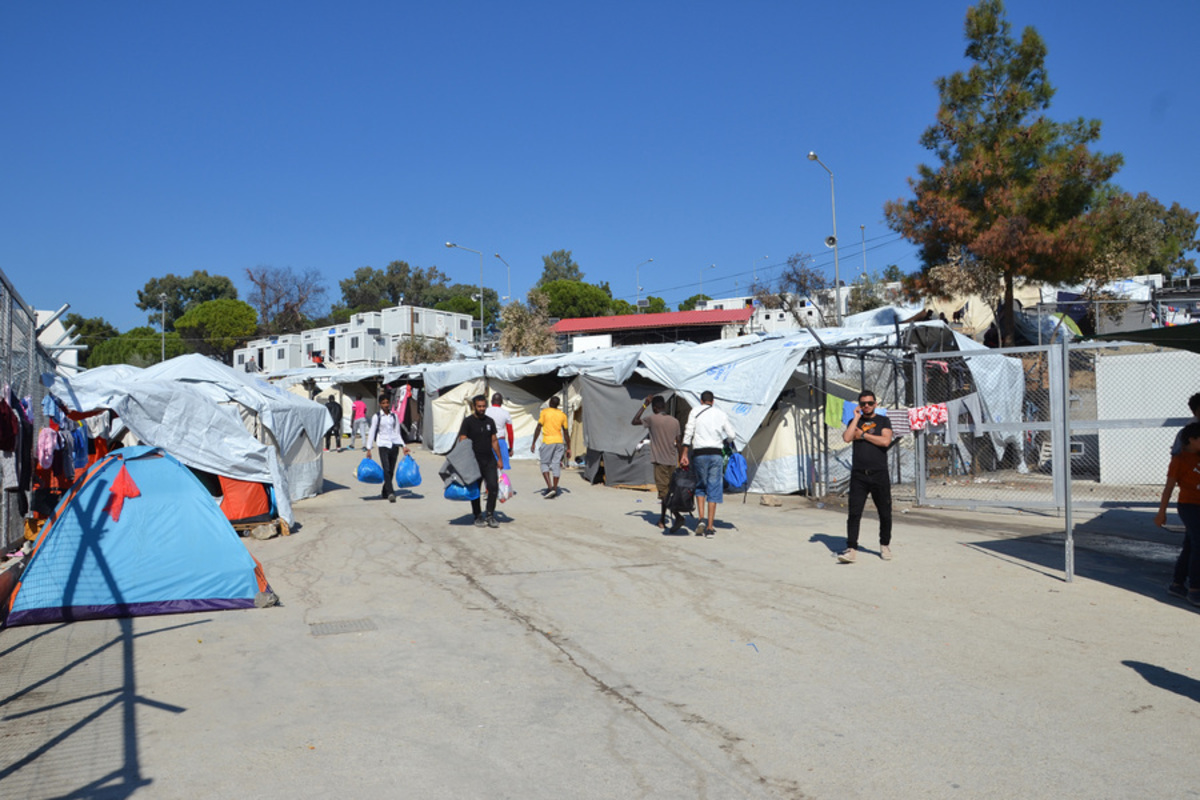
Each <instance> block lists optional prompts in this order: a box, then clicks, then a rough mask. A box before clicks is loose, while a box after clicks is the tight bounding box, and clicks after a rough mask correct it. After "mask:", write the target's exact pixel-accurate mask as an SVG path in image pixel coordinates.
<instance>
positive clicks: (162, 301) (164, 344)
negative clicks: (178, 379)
mask: <svg viewBox="0 0 1200 800" xmlns="http://www.w3.org/2000/svg"><path fill="white" fill-rule="evenodd" d="M158 302H159V304H160V305H162V355H161V356H159V359H158V360H159V363H162V362H163V361H166V360H167V293H166V292H160V293H159V295H158Z"/></svg>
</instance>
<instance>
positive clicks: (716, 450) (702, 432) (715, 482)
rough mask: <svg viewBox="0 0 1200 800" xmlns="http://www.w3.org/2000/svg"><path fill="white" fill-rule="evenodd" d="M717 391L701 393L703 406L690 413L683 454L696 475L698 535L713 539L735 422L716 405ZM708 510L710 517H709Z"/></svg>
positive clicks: (682, 457)
mask: <svg viewBox="0 0 1200 800" xmlns="http://www.w3.org/2000/svg"><path fill="white" fill-rule="evenodd" d="M713 400H714V397H713V393H712V392H707V391H706V392H704V393H702V394H701V395H700V406H699V408H694V409H692V413H691V414H689V415H688V421H687V427H686V428H685V429H684V432H683V455H682V456H680V458H679V463H680V464H681V465H683V466H684V467H687V466H688V464H689V463H690V464H691V465H692V472H694V473H695V475H696V504H697V509H696V510H697V512H698V513H699V515H700V522H698V523H697V524H696V535H697V536H704V537H707V538H709V539H711V538H712V535H713V518H714V517H715V516H716V512H717V504H719V503H720V502H721V501H722V500H724V499H725V494H724V491H725V484H724V480H725V476H724V474H723V472H724V470H723V469H722V467H723V465H724V461H725V459H724V448H725V442H726V441H731V440H732V439H733V424H732V423H730V421H729V417H727V416H725V412H724V411H722V410H721V409H719V408H717V407H716V406H714V405H713ZM706 512H707V521H706Z"/></svg>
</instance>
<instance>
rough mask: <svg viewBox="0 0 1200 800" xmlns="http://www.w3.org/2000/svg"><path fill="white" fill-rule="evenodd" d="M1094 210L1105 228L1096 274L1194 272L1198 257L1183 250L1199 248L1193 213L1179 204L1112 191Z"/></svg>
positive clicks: (1195, 213)
mask: <svg viewBox="0 0 1200 800" xmlns="http://www.w3.org/2000/svg"><path fill="white" fill-rule="evenodd" d="M1095 213H1096V215H1097V216H1098V217H1099V218H1100V219H1101V221H1102V223H1101V224H1102V226H1103V228H1104V231H1105V234H1104V244H1103V246H1102V248H1101V252H1100V256H1099V259H1098V264H1097V267H1098V271H1099V272H1100V273H1101V276H1100V277H1106V276H1107V275H1111V276H1113V277H1119V276H1121V275H1153V274H1157V273H1162V274H1164V275H1168V276H1170V275H1174V274H1182V275H1194V274H1196V261H1195V259H1194V258H1188V257H1187V253H1188V252H1189V251H1196V250H1200V241H1197V240H1196V230H1197V224H1196V219H1197V212H1195V211H1189V210H1188V209H1186V208H1184V207H1183V206H1181V205H1179V203H1172V204H1171V207H1170V208H1167V207H1166V206H1164V205H1163V204H1162V203H1160V202H1159V201H1158V200H1156V199H1155V198H1153V197H1151V196H1150V195H1148V194H1146V193H1145V192H1142V193H1140V194H1139V195H1137V196H1136V197H1134V196H1132V195H1130V194H1128V193H1126V192H1121V191H1117V190H1113V191H1112V192H1109V193H1108V194H1106V196H1105V197H1104V198H1103V199H1102V200H1101V201H1100V202H1099V203H1098V204H1097V207H1096V212H1095Z"/></svg>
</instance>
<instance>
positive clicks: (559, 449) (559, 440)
mask: <svg viewBox="0 0 1200 800" xmlns="http://www.w3.org/2000/svg"><path fill="white" fill-rule="evenodd" d="M539 433H540V434H541V435H542V449H541V452H540V453H539V455H540V457H541V462H542V477H543V478H545V480H546V490H545V491H544V492H542V495H543V496H544V497H545V498H546V499H547V500H553V499H554V498H556V497H558V496H559V495H560V494H562V490H561V489H559V488H558V475H559V472H560V471H561V470H562V460H563V456H564V455H565V456H566V457H567V458H570V457H571V446H570V445H569V444H567V415H566V414H564V413H563V412H561V411H559V410H558V398H557V397H551V398H550V407H549V408H543V409H542V413H541V414H539V415H538V424H537V427H536V428H534V430H533V441H532V442H531V443H530V445H529V452H531V453H532V452H533V448H534V447H536V446H537V438H538V434H539Z"/></svg>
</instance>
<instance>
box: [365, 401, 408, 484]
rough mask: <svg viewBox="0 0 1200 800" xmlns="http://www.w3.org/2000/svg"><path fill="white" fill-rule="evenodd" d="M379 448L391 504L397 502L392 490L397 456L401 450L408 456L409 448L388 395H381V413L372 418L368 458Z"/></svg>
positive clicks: (368, 434) (384, 480)
mask: <svg viewBox="0 0 1200 800" xmlns="http://www.w3.org/2000/svg"><path fill="white" fill-rule="evenodd" d="M376 445H378V446H379V465H380V466H381V467H383V492H382V494H383V497H385V498H387V501H388V502H389V503H394V502H396V492H395V490H393V489H392V475H393V474H394V473H395V471H396V456H397V455H399V452H400V450H401V448H403V449H404V455H408V447H407V446H406V444H405V441H404V433H403V426H401V424H400V418H399V417H398V416H397V415H396V413H395V412H394V411H392V398H391V397H389V396H388V395H386V394H381V395H379V411H378V412H376V414H375V416H373V417H371V429H370V430H369V431H368V432H367V446H366V447H364V448H363V450H364V451H365V452H366V454H367V458H370V457H371V448H372V447H374V446H376Z"/></svg>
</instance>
